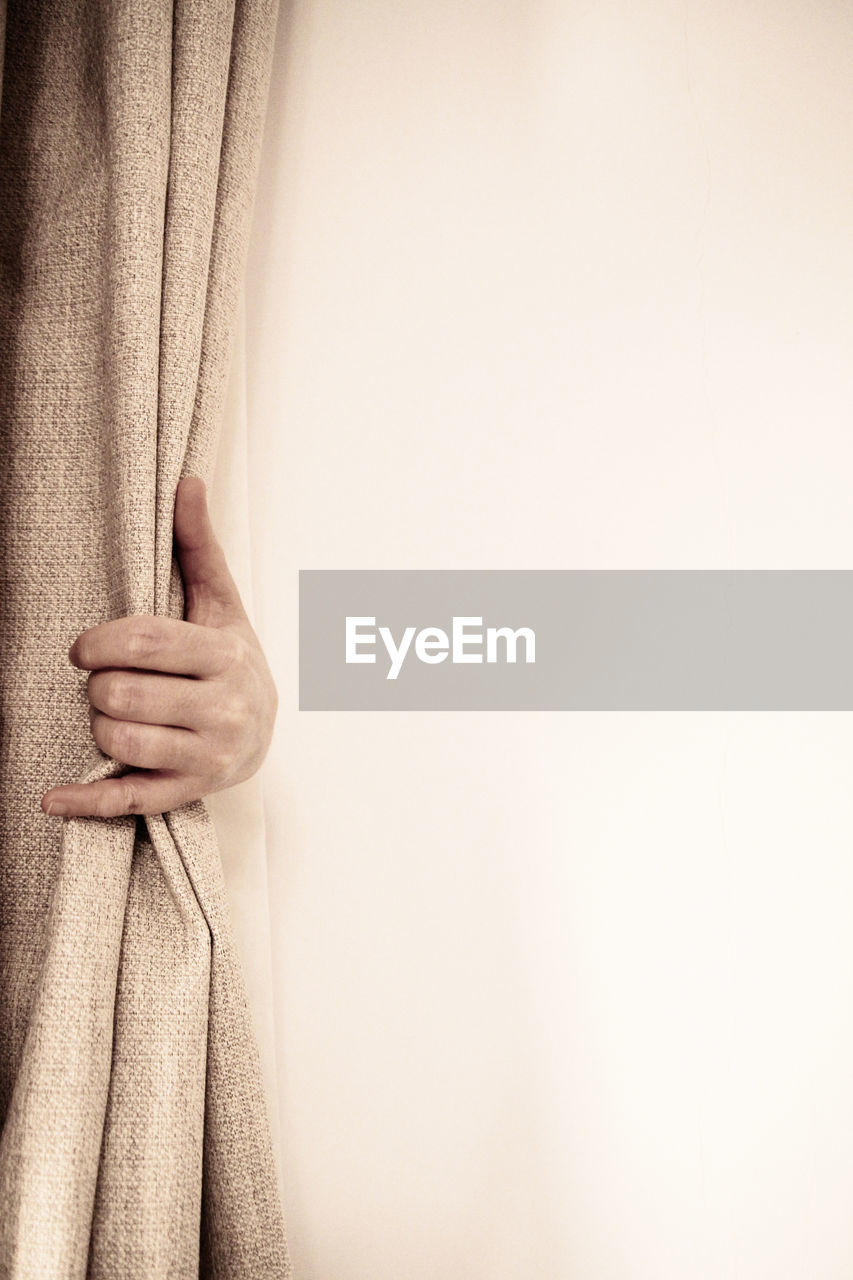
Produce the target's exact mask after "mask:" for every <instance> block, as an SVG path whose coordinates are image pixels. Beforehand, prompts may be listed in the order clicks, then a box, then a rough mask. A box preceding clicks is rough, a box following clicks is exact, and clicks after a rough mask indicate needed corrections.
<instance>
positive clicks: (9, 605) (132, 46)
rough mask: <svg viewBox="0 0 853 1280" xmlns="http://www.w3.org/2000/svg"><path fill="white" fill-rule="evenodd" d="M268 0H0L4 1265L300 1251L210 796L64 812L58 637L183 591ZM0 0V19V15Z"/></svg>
mask: <svg viewBox="0 0 853 1280" xmlns="http://www.w3.org/2000/svg"><path fill="white" fill-rule="evenodd" d="M274 24H275V4H274V0H237V3H236V5H235V4H234V3H233V2H232V3H227V2H226V0H204V2H201V0H196V2H195V3H194V2H193V0H174V3H172V2H169V3H166V2H165V0H112V2H110V0H42V2H41V3H39V2H37V0H12V2H11V3H9V6H8V12H7V14H6V16H5V53H4V60H3V85H2V93H3V96H2V106H1V107H0V353H2V359H0V416H2V428H0V429H2V443H3V470H2V480H0V486H2V488H0V513H2V537H3V542H2V556H3V558H2V583H0V586H1V587H2V597H0V610H2V618H0V621H2V679H0V697H2V742H1V743H0V749H1V750H2V760H0V765H2V768H0V786H1V787H2V813H0V1108H2V1110H0V1116H2V1123H3V1127H2V1137H0V1275H2V1276H4V1277H15V1278H16V1280H17V1278H18V1277H21V1278H23V1277H38V1278H39V1280H51V1278H52V1277H78V1276H92V1277H105V1278H106V1277H110V1278H118V1277H145V1278H146V1280H156V1278H157V1277H161V1276H162V1277H165V1276H170V1277H171V1276H176V1277H178V1276H181V1277H183V1276H192V1275H197V1274H202V1275H210V1276H222V1277H229V1278H232V1277H264V1278H265V1280H266V1278H267V1277H279V1276H288V1275H289V1274H290V1266H289V1261H288V1255H287V1247H286V1243H285V1234H284V1226H283V1221H282V1215H281V1210H280V1205H279V1200H278V1194H277V1189H276V1177H275V1170H274V1162H273V1157H272V1151H271V1145H270V1139H269V1128H268V1121H267V1116H266V1112H265V1106H264V1101H263V1089H262V1085H261V1077H260V1071H259V1065H258V1055H257V1049H256V1045H255V1041H254V1036H253V1032H252V1027H251V1020H250V1017H249V1013H248V1009H247V1005H246V1000H245V995H244V990H243V984H242V979H241V976H240V972H239V964H238V961H237V957H236V953H235V950H234V945H233V941H232V936H231V928H230V925H229V921H228V918H227V908H226V904H225V897H224V892H223V883H222V872H221V866H220V860H219V854H218V850H217V847H216V841H215V838H214V835H213V830H212V827H211V824H210V820H209V818H208V816H207V813H206V810H205V808H204V806H203V805H201V804H196V805H191V806H187V807H186V808H184V809H182V810H178V811H175V812H173V813H169V814H164V815H162V816H160V817H154V818H146V819H141V818H140V819H137V818H133V817H129V818H122V819H114V820H110V821H104V820H94V819H72V820H66V821H65V822H64V823H59V822H58V821H57V820H56V819H51V818H48V817H46V816H45V815H44V814H42V812H41V810H40V807H39V797H40V795H41V794H42V792H43V791H44V790H45V789H46V788H47V787H48V786H50V785H52V784H55V783H57V782H65V781H72V780H74V779H75V778H85V779H93V778H95V777H102V776H106V775H107V774H109V773H110V772H111V771H113V770H115V766H114V765H113V764H111V762H110V761H108V760H105V759H104V757H102V756H101V754H100V752H99V751H98V750H97V748H96V747H95V746H94V743H93V742H92V740H91V737H90V733H89V723H88V716H87V711H86V695H85V681H84V678H83V677H82V676H81V675H80V673H79V672H77V671H75V670H74V669H73V668H72V667H71V666H70V664H69V663H68V660H67V651H68V647H69V645H70V643H71V641H72V640H73V639H74V638H75V636H76V635H77V634H78V633H79V632H80V631H81V630H83V629H85V628H87V627H90V626H93V625H95V624H96V623H98V622H101V621H104V620H106V619H109V618H115V617H120V616H122V615H124V614H129V613H170V614H173V615H178V616H179V615H180V612H181V607H182V602H181V597H180V580H179V576H178V575H177V573H176V571H175V569H174V566H173V560H172V539H171V515H172V505H173V500H174V492H175V487H176V484H177V481H178V479H179V477H180V475H181V474H185V473H193V474H200V475H202V476H204V477H205V478H209V474H210V468H211V463H212V457H213V451H214V444H215V438H216V432H217V426H218V421H219V417H220V413H221V406H222V400H223V396H224V391H225V384H226V379H227V373H228V356H229V351H230V345H231V334H232V328H233V324H234V317H235V308H236V302H237V298H238V294H239V282H240V276H241V271H242V264H243V258H244V253H245V246H246V239H247V234H248V226H249V220H250V213H251V202H252V192H253V188H254V182H255V176H256V170H257V163H258V155H259V144H260V134H261V127H262V120H263V114H264V105H265V99H266V91H267V84H268V77H269V65H270V57H271V52H272V41H273V31H274ZM2 25H3V24H2V18H0V27H2Z"/></svg>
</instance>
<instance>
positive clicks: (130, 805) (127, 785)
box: [119, 778, 143, 813]
mask: <svg viewBox="0 0 853 1280" xmlns="http://www.w3.org/2000/svg"><path fill="white" fill-rule="evenodd" d="M119 784H120V788H121V791H120V794H121V805H122V812H123V813H141V812H142V809H143V805H142V801H141V798H140V795H139V789H138V787H137V786H136V783H135V782H134V781H133V780H132V779H131V778H121V779H119Z"/></svg>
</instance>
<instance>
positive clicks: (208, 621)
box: [174, 476, 246, 626]
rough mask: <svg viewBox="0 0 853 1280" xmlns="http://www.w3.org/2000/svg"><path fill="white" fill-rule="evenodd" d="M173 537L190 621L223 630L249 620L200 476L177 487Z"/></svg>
mask: <svg viewBox="0 0 853 1280" xmlns="http://www.w3.org/2000/svg"><path fill="white" fill-rule="evenodd" d="M174 533H175V548H176V550H177V553H178V560H179V563H180V566H181V576H182V577H183V580H184V592H185V595H186V602H185V609H184V613H185V616H186V618H187V619H188V621H190V622H197V623H202V624H203V625H205V626H221V625H227V623H229V622H231V621H235V620H239V621H244V620H246V613H245V610H244V609H243V604H242V601H241V599H240V593H239V591H238V590H237V586H236V584H235V582H234V579H233V578H232V577H231V572H230V570H229V568H228V564H227V562H226V559H225V554H224V552H223V550H222V548H221V547H220V545H219V543H218V541H217V539H216V535H215V534H214V532H213V526H212V525H211V523H210V516H209V514H208V510H207V495H206V493H205V488H204V482H203V481H202V480H200V479H199V478H198V476H185V477H184V478H183V480H181V481H180V483H179V485H178V488H177V492H176V494H175V522H174Z"/></svg>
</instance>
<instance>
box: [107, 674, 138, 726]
mask: <svg viewBox="0 0 853 1280" xmlns="http://www.w3.org/2000/svg"><path fill="white" fill-rule="evenodd" d="M103 697H104V699H105V701H106V703H107V705H106V708H105V710H106V711H108V712H109V714H110V715H112V716H119V717H126V718H128V719H130V718H131V717H132V714H133V713H134V712H135V711H137V710H138V707H139V697H138V692H137V683H136V681H135V680H134V678H133V676H132V675H130V674H129V672H125V671H113V672H111V673H110V674H109V675H108V676H107V678H106V680H105V681H104V694H103Z"/></svg>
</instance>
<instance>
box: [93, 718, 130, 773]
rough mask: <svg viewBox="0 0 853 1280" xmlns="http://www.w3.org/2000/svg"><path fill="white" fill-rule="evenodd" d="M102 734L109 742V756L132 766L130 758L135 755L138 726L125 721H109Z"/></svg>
mask: <svg viewBox="0 0 853 1280" xmlns="http://www.w3.org/2000/svg"><path fill="white" fill-rule="evenodd" d="M102 733H103V735H104V738H105V740H106V742H107V748H108V754H109V755H111V756H112V757H113V758H114V759H115V760H120V761H122V763H124V764H130V763H131V760H130V758H129V757H130V756H132V755H133V754H134V750H135V748H136V745H137V733H136V726H135V725H132V724H129V723H128V722H127V721H125V720H112V721H110V720H107V721H106V722H105V724H104V725H103V727H102Z"/></svg>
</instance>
